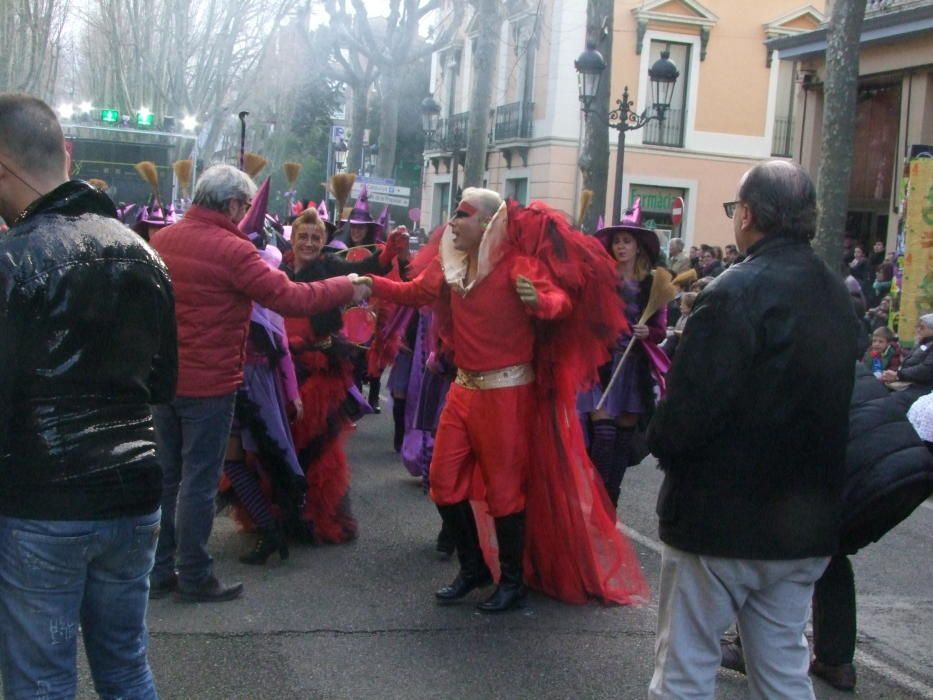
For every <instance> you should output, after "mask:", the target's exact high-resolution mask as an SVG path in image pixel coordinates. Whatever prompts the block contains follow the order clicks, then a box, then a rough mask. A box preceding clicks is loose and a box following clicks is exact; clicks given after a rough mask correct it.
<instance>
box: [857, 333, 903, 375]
mask: <svg viewBox="0 0 933 700" xmlns="http://www.w3.org/2000/svg"><path fill="white" fill-rule="evenodd" d="M896 340H897V337H896V336H895V335H894V331H892V330H891V329H890V328H888V327H887V326H881V327H880V328H876V329H875V330H874V331H873V332H872V334H871V348H870V349H869V350H868V352H867V353H866V354H865V359H864V360H863V362H864V363H865V365H866V366H867V367H868V369H870V370H871V371H872V374H874V375H875V376H876V377H878V378H879V379H880V378H881V373H882V372H884V371H885V370H886V369H891V370H896V369H897V368H898V367H900V366H901V352H900V348H899V347H898V345H897V343H896V342H895V341H896Z"/></svg>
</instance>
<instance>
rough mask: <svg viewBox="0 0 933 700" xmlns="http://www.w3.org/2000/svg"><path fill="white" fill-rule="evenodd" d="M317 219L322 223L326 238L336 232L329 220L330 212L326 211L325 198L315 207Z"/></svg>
mask: <svg viewBox="0 0 933 700" xmlns="http://www.w3.org/2000/svg"><path fill="white" fill-rule="evenodd" d="M317 215H318V218H319V219H320V220H321V221H323V222H324V228H325V229H327V237H328V238H330V237H331V236H333V235H334V233H335V232H336V231H337V227H336V226H335V225H334V222H333V221H331V220H330V212H328V211H327V198H324V199H322V200H321V203H320V204H318V205H317Z"/></svg>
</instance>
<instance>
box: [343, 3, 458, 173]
mask: <svg viewBox="0 0 933 700" xmlns="http://www.w3.org/2000/svg"><path fill="white" fill-rule="evenodd" d="M350 2H351V6H352V8H353V14H352V15H351V14H350V13H349V11H348V9H347V7H346V4H345V0H326V2H325V6H326V8H327V11H328V13H329V14H330V18H331V29H332V34H333V36H334V37H335V39H337V40H338V41H337V42H335V46H334V48H335V51H334V59H335V61H336V64H337V67H336V70H335V71H334V72H333V73H332V75H333V77H335V78H338V79H340V80H342V81H343V82H346V83H347V84H348V85H349V86H350V87H351V90H352V92H353V98H354V103H353V106H352V117H351V119H352V123H351V144H350V153H349V160H348V167H349V168H350V170H358V169H359V166H360V165H361V161H360V158H361V154H362V145H363V141H362V134H363V132H364V131H365V129H366V127H367V124H366V122H365V116H366V113H367V105H368V96H369V91H370V89H371V88H372V86H373V85H374V84H377V83H378V87H379V93H380V96H381V106H380V122H381V123H380V125H379V139H380V141H379V162H378V165H377V168H376V173H377V174H379V175H381V176H384V177H388V176H391V175H392V171H393V167H394V165H395V156H396V149H397V137H398V114H399V95H400V93H401V83H402V79H403V74H404V69H405V67H406V66H410V65H411V64H413V63H415V62H416V61H418V60H420V59H422V58H424V57H425V56H428V55H430V53H431V52H433V51H434V50H435V49H436V47H438V46H443V45H444V44H446V43H447V42H448V41H449V40H450V38H451V37H452V36H453V34H454V33H455V32H456V31H457V29H458V27H459V24H460V18H461V17H462V15H463V2H461V1H459V0H458V1H457V2H454V3H453V4H452V7H453V11H452V15H451V17H449V18H447V19H446V21H445V22H444V23H443V26H444V29H442V30H441V31H440V32H439V33H438V34H437V35H436V36H435V37H434V39H433V41H431V42H427V41H425V40H423V39H422V38H421V37H420V36H419V34H418V28H419V24H420V22H421V20H422V19H423V18H424V17H425V16H426V15H427V14H429V13H430V12H433V11H435V10H437V9H439V8H440V7H441V4H442V3H441V0H390V2H389V15H388V17H385V18H370V17H369V14H368V12H367V9H366V5H365V4H364V2H363V0H350ZM337 46H339V47H340V48H339V49H338V48H337ZM358 92H359V93H361V94H360V95H359V96H358V94H357V93H358ZM364 98H365V100H366V101H365V102H364Z"/></svg>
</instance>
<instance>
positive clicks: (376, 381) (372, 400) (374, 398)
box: [366, 377, 382, 413]
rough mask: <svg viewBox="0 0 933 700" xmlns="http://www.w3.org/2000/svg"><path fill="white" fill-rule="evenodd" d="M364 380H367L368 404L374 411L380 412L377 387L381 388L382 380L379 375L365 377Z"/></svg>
mask: <svg viewBox="0 0 933 700" xmlns="http://www.w3.org/2000/svg"><path fill="white" fill-rule="evenodd" d="M366 381H368V382H369V405H370V406H372V407H373V410H374V411H375V412H376V413H380V408H379V389H381V388H382V380H381V379H380V378H379V377H367V378H366Z"/></svg>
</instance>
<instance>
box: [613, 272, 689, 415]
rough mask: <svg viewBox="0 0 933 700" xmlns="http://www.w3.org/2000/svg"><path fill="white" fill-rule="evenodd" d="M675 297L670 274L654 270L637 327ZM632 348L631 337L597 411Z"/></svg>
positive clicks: (632, 340)
mask: <svg viewBox="0 0 933 700" xmlns="http://www.w3.org/2000/svg"><path fill="white" fill-rule="evenodd" d="M676 296H677V288H676V287H675V286H674V284H673V282H672V281H671V273H670V272H668V271H667V270H665V269H664V268H663V267H659V268H657V269H655V271H654V273H653V274H652V276H651V294H649V295H648V303H647V304H645V310H644V311H642V313H641V318H640V319H638V324H637V325H639V326H641V325H644V323H645V322H646V321H647V320H648V319H649V318H651V317H652V316H654V314H655V313H656V312H657V311H658V309H660V308H662V307H664V306H667V305H668V304H670V303H671V302H672V301H673V300H674V297H676ZM634 346H635V338H634V337H633V338H632V339H631V340H630V341H629V344H628V347H627V348H625V352H624V353H623V354H622V359H621V360H619V364H618V365H616V368H615V371H614V372H613V373H612V378H610V379H609V383H608V384H607V385H606V388H605V389H604V390H603V395H602V398H600V400H599V403H598V404H596V410H597V411H601V410H602V409H603V406H605V405H606V400H607V399H608V398H609V393H610V391H611V390H612V387H613V386H614V385H615V383H616V381H617V380H618V379H619V372H620V370H621V369H622V365H624V364H625V359H626V358H627V357H628V354H629V352H630V351H631V350H632V348H633V347H634Z"/></svg>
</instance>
